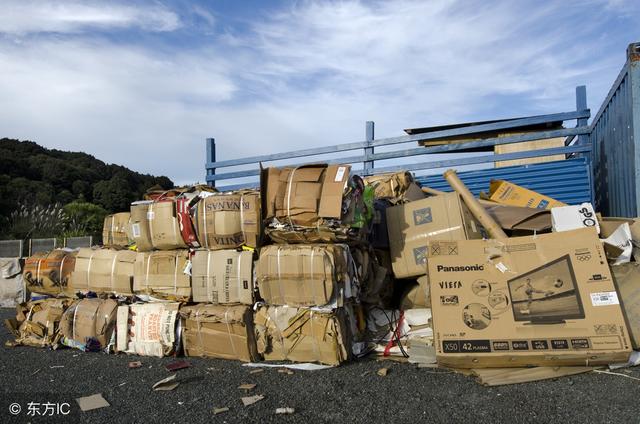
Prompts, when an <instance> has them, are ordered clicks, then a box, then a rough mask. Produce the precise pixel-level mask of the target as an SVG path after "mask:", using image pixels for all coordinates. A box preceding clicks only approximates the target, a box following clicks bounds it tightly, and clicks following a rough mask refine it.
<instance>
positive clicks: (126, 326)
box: [116, 302, 181, 357]
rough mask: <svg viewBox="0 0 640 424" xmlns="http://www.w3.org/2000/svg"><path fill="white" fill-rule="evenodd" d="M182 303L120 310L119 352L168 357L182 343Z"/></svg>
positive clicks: (142, 305) (145, 305)
mask: <svg viewBox="0 0 640 424" xmlns="http://www.w3.org/2000/svg"><path fill="white" fill-rule="evenodd" d="M179 308H180V304H179V303H175V302H158V303H135V304H132V305H126V306H119V307H118V311H117V319H116V350H117V351H120V352H126V353H133V354H137V355H142V356H157V357H163V356H168V355H170V354H172V353H173V352H175V351H176V345H177V344H178V342H179V341H180V338H179V336H177V335H176V334H180V329H181V327H180V323H179V321H178V309H179Z"/></svg>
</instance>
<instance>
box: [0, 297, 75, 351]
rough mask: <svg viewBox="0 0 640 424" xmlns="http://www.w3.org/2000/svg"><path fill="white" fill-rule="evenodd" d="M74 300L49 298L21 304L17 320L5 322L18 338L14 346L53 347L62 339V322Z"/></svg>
mask: <svg viewBox="0 0 640 424" xmlns="http://www.w3.org/2000/svg"><path fill="white" fill-rule="evenodd" d="M72 302H73V299H65V298H59V299H54V298H47V299H41V300H35V301H31V302H26V303H21V304H20V305H18V306H17V307H16V318H15V319H10V320H5V325H6V326H7V328H8V329H9V331H10V332H11V333H13V334H14V336H15V337H16V339H15V341H13V342H11V343H10V344H11V345H13V346H20V345H22V346H34V347H51V346H54V345H57V343H58V340H59V338H60V334H59V330H60V320H61V319H62V315H63V314H64V311H65V310H66V309H67V308H68V307H69V305H70V304H71V303H72Z"/></svg>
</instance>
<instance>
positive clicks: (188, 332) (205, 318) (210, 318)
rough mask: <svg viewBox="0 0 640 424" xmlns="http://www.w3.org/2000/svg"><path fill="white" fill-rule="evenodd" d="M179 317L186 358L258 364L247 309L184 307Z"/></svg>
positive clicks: (237, 307)
mask: <svg viewBox="0 0 640 424" xmlns="http://www.w3.org/2000/svg"><path fill="white" fill-rule="evenodd" d="M180 316H181V319H182V321H183V333H182V341H183V346H184V351H185V355H187V356H202V357H210V358H222V359H237V360H240V361H244V362H251V361H257V360H259V354H258V352H257V348H256V341H255V334H254V331H253V313H252V310H251V308H250V307H248V306H216V305H208V304H199V305H194V306H185V307H183V308H182V309H181V310H180Z"/></svg>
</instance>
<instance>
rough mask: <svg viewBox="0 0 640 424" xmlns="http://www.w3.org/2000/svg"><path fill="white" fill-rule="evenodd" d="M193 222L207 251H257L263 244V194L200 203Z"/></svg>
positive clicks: (235, 195)
mask: <svg viewBox="0 0 640 424" xmlns="http://www.w3.org/2000/svg"><path fill="white" fill-rule="evenodd" d="M193 222H194V223H195V226H196V232H197V234H198V240H200V244H201V245H202V247H204V248H206V249H234V248H236V247H240V246H243V245H246V246H249V247H257V246H258V242H259V240H260V227H261V218H260V194H259V193H258V192H257V191H242V192H238V193H232V194H214V195H211V196H207V197H205V198H203V199H200V200H199V201H198V203H197V205H196V208H195V213H194V216H193Z"/></svg>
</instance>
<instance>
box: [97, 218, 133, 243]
mask: <svg viewBox="0 0 640 424" xmlns="http://www.w3.org/2000/svg"><path fill="white" fill-rule="evenodd" d="M130 218H131V213H129V212H120V213H115V214H113V215H107V216H106V217H105V218H104V225H103V227H102V244H103V245H105V246H109V247H125V246H128V245H129V228H130V225H131V224H130V222H129V221H130Z"/></svg>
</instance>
